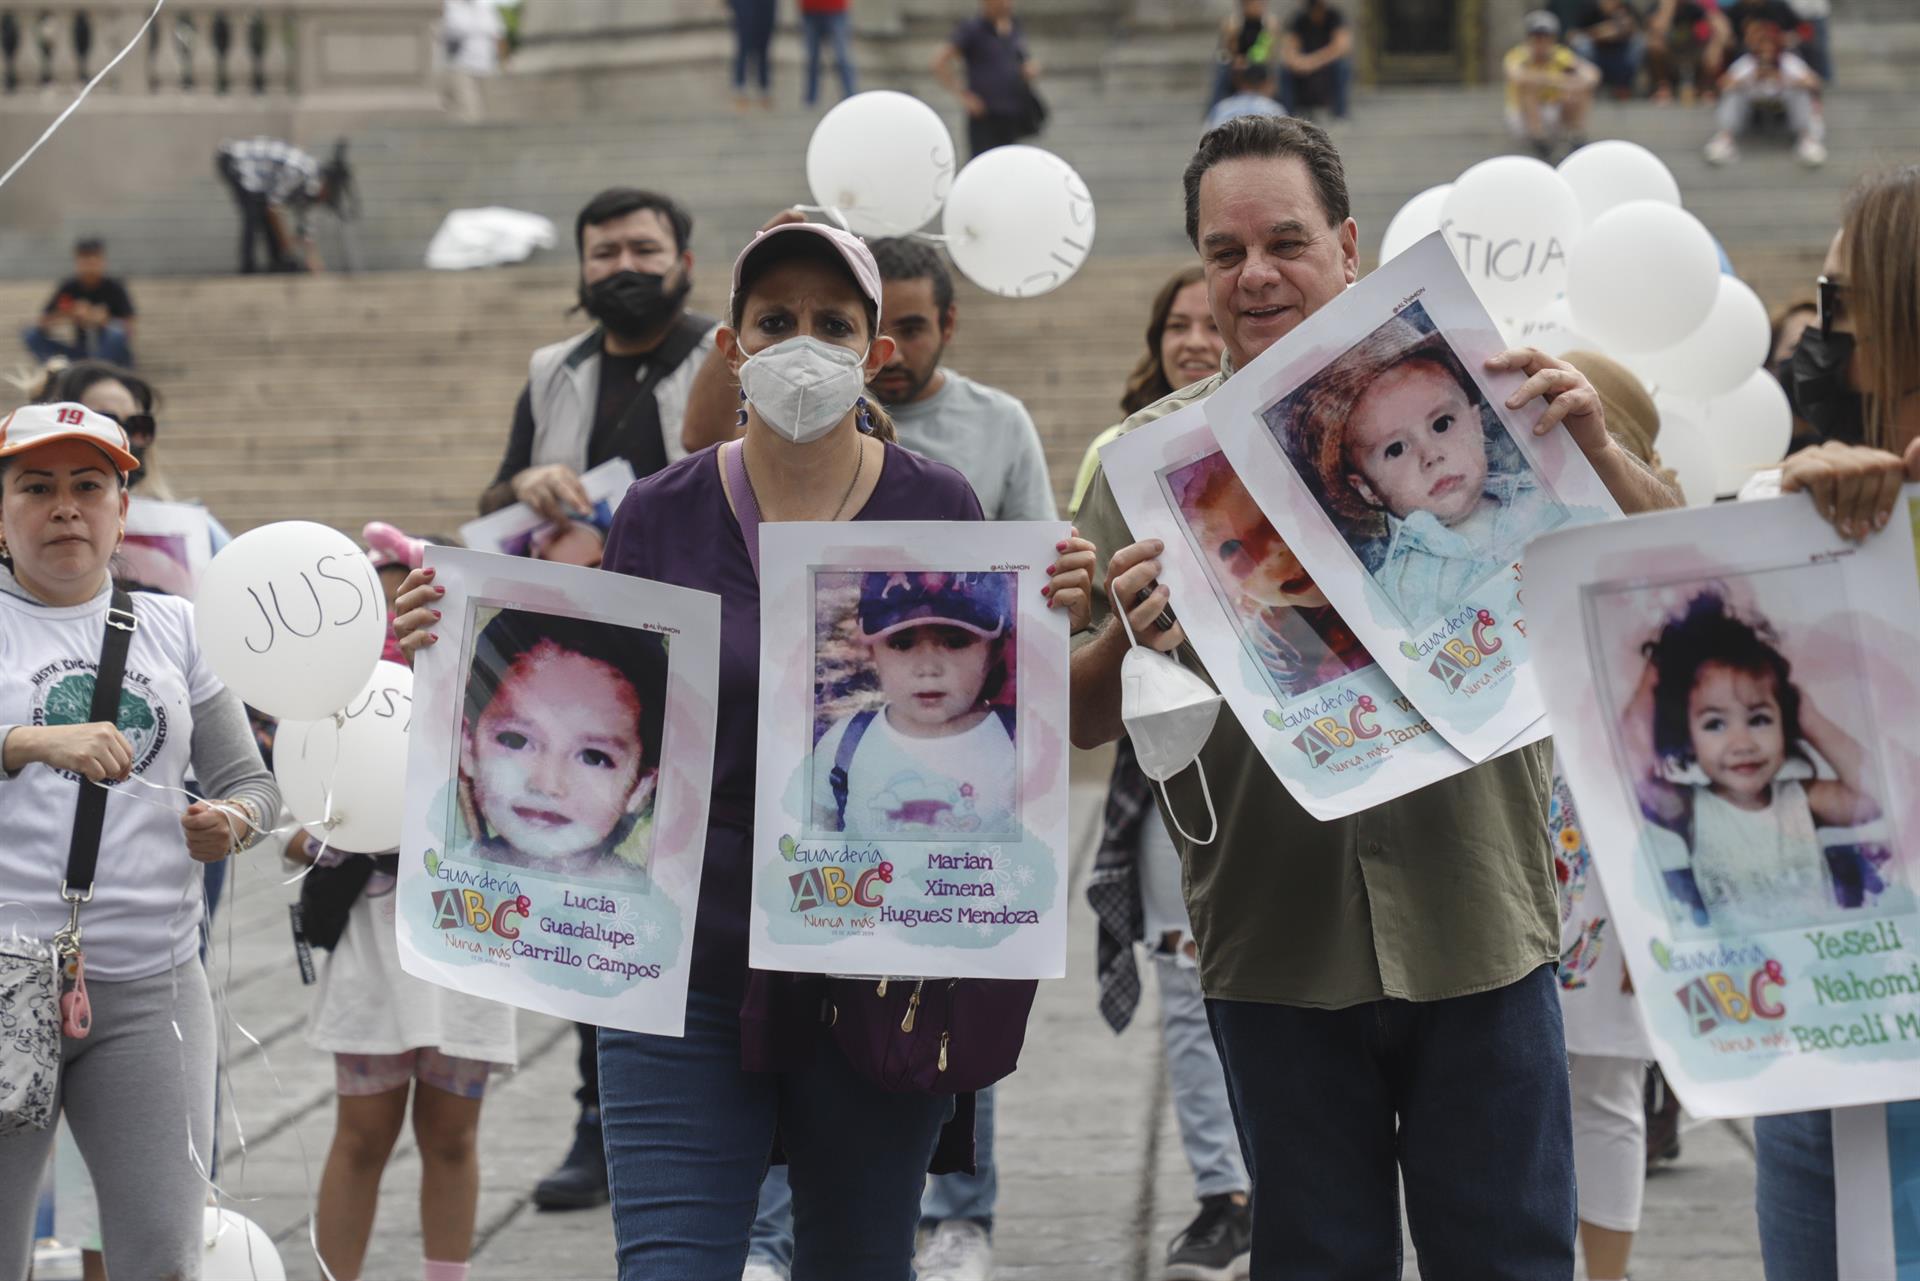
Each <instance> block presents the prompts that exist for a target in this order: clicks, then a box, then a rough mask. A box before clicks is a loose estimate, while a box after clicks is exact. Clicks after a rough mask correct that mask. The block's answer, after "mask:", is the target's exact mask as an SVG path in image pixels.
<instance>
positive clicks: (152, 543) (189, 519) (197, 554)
mask: <svg viewBox="0 0 1920 1281" xmlns="http://www.w3.org/2000/svg"><path fill="white" fill-rule="evenodd" d="M212 559H213V528H212V526H211V525H209V524H208V523H207V509H206V508H204V507H201V506H199V505H198V504H195V503H169V502H161V501H160V500H159V499H155V498H140V497H137V496H136V497H134V498H132V499H130V500H129V501H128V503H127V537H126V539H125V541H123V542H122V543H121V544H120V550H119V551H118V552H116V553H115V560H116V561H117V562H118V564H117V566H116V568H115V573H116V575H117V576H119V577H121V578H123V579H125V580H126V581H127V582H130V583H135V584H138V585H139V586H141V587H146V588H150V589H152V590H154V591H159V592H166V593H167V594H168V595H170V596H186V597H191V596H192V595H193V593H194V589H195V588H197V587H198V586H199V585H200V575H201V573H202V572H203V571H205V569H206V568H207V563H208V562H209V561H211V560H212Z"/></svg>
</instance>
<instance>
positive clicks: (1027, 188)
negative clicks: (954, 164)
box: [942, 147, 1093, 298]
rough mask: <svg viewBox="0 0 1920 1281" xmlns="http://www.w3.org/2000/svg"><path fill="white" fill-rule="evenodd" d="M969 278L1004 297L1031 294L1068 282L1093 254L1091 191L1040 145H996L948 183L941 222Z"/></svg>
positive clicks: (949, 249) (956, 262) (951, 251)
mask: <svg viewBox="0 0 1920 1281" xmlns="http://www.w3.org/2000/svg"><path fill="white" fill-rule="evenodd" d="M942 228H943V230H944V231H945V232H946V236H947V252H948V253H949V254H951V255H953V265H954V266H956V267H958V268H959V269H960V270H961V271H962V272H964V273H966V277H967V279H969V280H971V281H972V282H973V283H974V284H976V285H978V286H980V287H981V288H982V289H985V290H986V291H987V292H989V293H995V294H999V295H1000V296H1001V297H1003V298H1034V297H1038V296H1039V295H1041V294H1044V293H1048V292H1050V291H1052V290H1055V289H1058V288H1059V287H1060V286H1061V285H1064V284H1066V283H1067V281H1069V280H1071V279H1073V274H1074V273H1075V272H1077V271H1079V270H1080V264H1082V263H1084V262H1085V261H1086V260H1087V255H1088V254H1089V253H1091V252H1092V251H1093V194H1092V193H1091V192H1089V191H1088V190H1087V184H1086V183H1084V182H1082V181H1080V175H1079V174H1077V173H1075V172H1074V171H1073V167H1072V166H1071V165H1069V164H1068V163H1067V162H1066V161H1064V160H1062V159H1060V157H1058V156H1056V155H1054V154H1053V153H1052V152H1050V151H1042V150H1041V149H1040V148H1038V147H995V148H994V149H993V150H992V151H987V152H982V153H981V154H980V155H978V156H976V157H974V158H973V160H971V161H969V162H968V164H967V167H966V168H964V169H962V170H961V171H960V176H959V177H958V178H955V179H954V180H953V194H952V195H950V196H948V197H947V209H946V213H945V215H944V216H943V219H942Z"/></svg>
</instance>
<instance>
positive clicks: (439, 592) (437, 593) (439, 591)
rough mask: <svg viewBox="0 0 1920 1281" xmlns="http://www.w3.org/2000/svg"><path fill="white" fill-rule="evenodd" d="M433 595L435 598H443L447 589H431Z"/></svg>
mask: <svg viewBox="0 0 1920 1281" xmlns="http://www.w3.org/2000/svg"><path fill="white" fill-rule="evenodd" d="M433 594H434V595H435V596H445V595H446V594H447V589H446V588H444V587H436V588H434V589H433Z"/></svg>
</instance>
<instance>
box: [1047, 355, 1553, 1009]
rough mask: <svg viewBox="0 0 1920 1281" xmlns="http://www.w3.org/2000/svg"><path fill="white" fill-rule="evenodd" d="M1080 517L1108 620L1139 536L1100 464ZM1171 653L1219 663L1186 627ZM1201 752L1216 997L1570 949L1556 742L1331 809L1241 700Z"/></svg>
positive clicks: (1406, 981) (1197, 878)
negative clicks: (1278, 757)
mask: <svg viewBox="0 0 1920 1281" xmlns="http://www.w3.org/2000/svg"><path fill="white" fill-rule="evenodd" d="M1225 379H1226V376H1225V375H1224V374H1221V375H1216V376H1215V377H1213V378H1209V379H1207V380H1205V381H1203V382H1198V383H1194V384H1192V385H1191V386H1188V387H1183V388H1182V389H1180V390H1179V391H1176V392H1174V393H1173V394H1172V395H1171V396H1168V397H1166V398H1165V399H1163V400H1161V401H1158V402H1157V403H1155V404H1152V405H1149V406H1148V407H1147V408H1145V409H1143V410H1141V411H1140V412H1139V413H1137V414H1135V415H1134V416H1133V417H1131V418H1129V419H1127V421H1126V422H1125V423H1124V424H1122V430H1123V431H1125V430H1132V429H1133V428H1135V427H1138V426H1141V425H1142V424H1145V423H1149V422H1152V421H1153V420H1155V419H1157V418H1162V417H1165V416H1166V415H1167V414H1170V413H1173V412H1174V411H1175V410H1178V409H1183V408H1185V407H1186V406H1188V405H1192V404H1195V403H1198V402H1199V401H1201V400H1203V399H1205V398H1206V397H1207V396H1208V395H1210V394H1212V393H1213V392H1214V391H1215V390H1217V389H1218V388H1219V386H1220V385H1221V383H1222V382H1224V381H1225ZM1076 524H1077V525H1078V527H1079V530H1080V534H1081V536H1082V537H1084V538H1087V539H1090V540H1092V542H1093V544H1094V546H1095V547H1097V548H1098V549H1099V553H1098V555H1097V556H1096V558H1095V559H1096V562H1097V564H1098V565H1099V568H1098V569H1097V570H1096V571H1095V572H1096V576H1097V577H1099V578H1100V581H1099V582H1097V583H1096V584H1095V590H1094V605H1093V616H1094V623H1095V626H1096V627H1104V626H1107V625H1110V623H1111V620H1110V618H1109V610H1108V603H1107V597H1106V583H1105V581H1104V575H1105V570H1106V563H1107V560H1108V558H1109V557H1111V556H1112V555H1113V553H1114V552H1116V551H1118V550H1119V549H1120V548H1122V547H1125V546H1126V545H1127V544H1129V543H1131V542H1133V541H1134V538H1133V535H1132V534H1131V533H1130V532H1129V531H1128V529H1127V525H1126V522H1125V521H1124V520H1122V519H1121V517H1120V508H1119V505H1118V504H1117V503H1116V502H1115V501H1114V497H1113V489H1112V487H1111V486H1110V485H1109V484H1108V483H1107V478H1106V473H1105V471H1104V470H1101V471H1099V472H1096V473H1095V475H1094V478H1093V481H1092V484H1091V485H1090V486H1089V488H1088V490H1087V495H1086V500H1085V502H1083V503H1082V504H1081V507H1080V512H1079V516H1078V519H1077V521H1076ZM1352 572H1358V571H1357V570H1356V571H1352ZM1179 606H1180V602H1179V601H1178V600H1175V601H1174V602H1173V608H1174V610H1175V611H1176V612H1177V611H1178V609H1179ZM1112 625H1117V624H1112ZM1093 635H1094V633H1093V631H1086V632H1082V633H1081V635H1080V636H1079V637H1078V638H1076V642H1075V643H1076V644H1084V643H1086V642H1087V641H1088V640H1090V639H1092V637H1093ZM1176 657H1177V658H1178V659H1179V660H1180V662H1182V663H1183V664H1185V665H1186V666H1187V667H1190V668H1192V669H1193V670H1194V671H1196V672H1199V673H1200V674H1201V675H1202V676H1205V675H1206V669H1205V668H1204V667H1203V666H1202V665H1201V663H1200V660H1199V658H1198V656H1197V655H1196V654H1195V653H1194V651H1193V647H1192V645H1191V644H1183V645H1181V646H1180V649H1179V651H1178V653H1177V654H1176ZM1209 679H1211V678H1209ZM1200 764H1201V768H1203V769H1204V770H1205V771H1206V775H1207V781H1208V784H1209V785H1210V786H1211V788H1212V791H1213V802H1214V807H1215V810H1216V811H1217V812H1218V814H1219V816H1220V830H1219V834H1218V835H1217V836H1216V837H1215V839H1214V841H1213V842H1212V843H1211V844H1209V845H1195V844H1193V843H1192V842H1190V841H1187V840H1185V839H1182V838H1181V837H1180V836H1179V835H1178V834H1177V833H1176V834H1175V836H1174V841H1175V843H1176V844H1177V845H1178V846H1179V848H1180V854H1181V860H1180V861H1181V864H1182V882H1183V885H1184V887H1185V890H1186V899H1187V912H1188V915H1189V916H1190V917H1191V918H1192V922H1193V937H1194V940H1195V942H1196V943H1197V944H1198V945H1199V948H1200V982H1201V986H1202V987H1203V988H1204V989H1205V991H1206V994H1207V995H1208V996H1210V997H1213V998H1216V999H1221V1000H1230V1001H1264V1002H1269V1003H1277V1004H1282V1005H1304V1006H1314V1007H1318V1008H1322V1009H1339V1008H1341V1007H1343V1006H1349V1005H1357V1004H1359V1003H1361V1002H1364V1001H1377V1000H1380V999H1381V998H1383V997H1395V998H1399V999H1402V1000H1409V1001H1437V1000H1441V999H1444V998H1446V997H1451V996H1465V995H1467V994H1469V993H1472V992H1482V991H1487V990H1489V989H1491V988H1497V987H1504V986H1505V985H1507V984H1509V983H1513V982H1515V981H1517V980H1519V979H1521V978H1523V977H1525V976H1526V975H1527V974H1530V973H1532V972H1533V971H1534V970H1535V969H1537V968H1539V967H1540V966H1542V965H1550V964H1552V963H1554V962H1555V961H1557V960H1558V959H1559V954H1560V953H1559V942H1560V917H1559V909H1558V906H1557V904H1556V901H1555V896H1554V874H1553V855H1552V852H1551V850H1550V848H1549V846H1548V841H1547V800H1548V795H1549V792H1550V791H1551V780H1550V778H1549V774H1550V772H1551V769H1552V749H1551V748H1550V747H1549V746H1548V745H1547V744H1545V743H1539V744H1536V745H1534V746H1532V747H1527V748H1522V749H1521V750H1519V751H1514V752H1508V753H1507V754H1506V755H1504V756H1501V757H1499V758H1497V759H1495V760H1492V761H1488V762H1487V763H1486V764H1484V765H1480V766H1477V767H1475V768H1474V769H1471V770H1468V771H1466V772H1465V773H1463V774H1457V775H1455V776H1454V777H1452V778H1450V779H1447V780H1446V781H1444V782H1440V783H1434V784H1432V785H1431V786H1429V787H1425V788H1422V789H1421V790H1420V791H1417V792H1414V793H1412V794H1411V795H1408V796H1403V797H1401V798H1399V799H1398V800H1393V801H1388V802H1387V803H1386V804H1384V805H1377V806H1375V807H1373V808H1372V809H1369V810H1364V811H1362V812H1361V813H1358V814H1354V815H1350V816H1348V817H1347V818H1341V819H1335V820H1333V821H1331V822H1326V823H1322V822H1320V821H1318V820H1316V819H1315V818H1314V817H1313V816H1312V815H1310V814H1308V813H1307V812H1306V810H1304V809H1302V808H1301V807H1300V806H1299V804H1298V803H1297V802H1295V801H1294V799H1293V797H1292V796H1291V795H1289V794H1288V792H1287V789H1286V788H1285V787H1283V786H1281V783H1280V780H1279V779H1278V778H1276V777H1274V774H1273V771H1272V770H1271V769H1269V768H1268V766H1267V763H1266V762H1265V761H1264V760H1263V759H1262V758H1261V756H1260V753H1259V752H1258V751H1257V750H1256V749H1255V748H1254V746H1253V743H1252V741H1251V740H1249V739H1248V738H1247V735H1246V732H1245V731H1244V730H1242V729H1241V728H1240V722H1239V720H1238V719H1236V718H1235V717H1234V715H1233V714H1232V713H1231V712H1230V711H1223V713H1222V715H1221V717H1220V719H1219V721H1218V722H1217V723H1216V725H1215V727H1214V731H1213V735H1212V737H1211V738H1209V739H1208V740H1207V745H1206V747H1205V748H1204V749H1202V751H1201V753H1200ZM1167 794H1168V796H1169V797H1170V798H1171V800H1172V803H1173V806H1174V808H1175V810H1176V811H1177V812H1178V813H1179V815H1180V816H1181V821H1182V823H1184V824H1185V826H1186V827H1187V829H1188V830H1189V831H1203V830H1204V829H1205V825H1206V821H1207V820H1206V801H1205V800H1204V799H1203V797H1202V796H1201V792H1200V776H1199V773H1198V772H1197V771H1195V770H1191V769H1189V770H1185V771H1182V772H1181V773H1180V774H1178V775H1176V776H1175V777H1174V778H1173V779H1172V780H1171V781H1170V782H1169V783H1168V784H1167Z"/></svg>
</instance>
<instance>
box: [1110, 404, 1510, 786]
mask: <svg viewBox="0 0 1920 1281" xmlns="http://www.w3.org/2000/svg"><path fill="white" fill-rule="evenodd" d="M1100 464H1101V466H1102V467H1103V468H1104V469H1105V471H1106V474H1107V483H1108V484H1109V485H1111V486H1112V488H1113V496H1114V498H1115V500H1116V501H1117V502H1118V503H1119V504H1120V513H1121V515H1122V516H1124V517H1125V518H1126V521H1127V527H1128V528H1129V529H1130V530H1132V531H1133V536H1134V537H1135V538H1136V539H1147V538H1157V539H1159V540H1160V541H1161V543H1163V544H1164V545H1165V547H1166V550H1165V551H1164V552H1163V553H1162V554H1161V556H1160V581H1161V582H1162V583H1164V584H1166V586H1167V589H1168V592H1169V593H1170V596H1171V602H1172V605H1171V607H1172V610H1173V612H1174V613H1175V614H1176V615H1177V616H1178V617H1179V619H1180V625H1181V627H1182V628H1183V629H1184V630H1185V631H1186V634H1187V639H1188V641H1189V642H1190V643H1191V644H1192V645H1193V648H1194V651H1195V652H1196V653H1197V654H1198V655H1199V657H1200V661H1201V662H1202V663H1203V664H1204V665H1205V667H1206V670H1207V675H1208V677H1209V679H1211V680H1212V682H1213V684H1214V686H1215V688H1217V689H1218V690H1219V691H1220V693H1221V694H1222V695H1224V696H1225V697H1226V700H1227V706H1228V707H1230V708H1231V709H1233V714H1234V716H1235V717H1236V718H1238V720H1239V722H1240V727H1241V728H1242V729H1244V730H1245V731H1246V733H1247V737H1248V738H1249V739H1251V740H1252V741H1253V744H1254V746H1255V747H1256V748H1257V749H1258V750H1259V752H1260V755H1261V757H1262V759H1264V760H1265V761H1266V762H1267V765H1268V767H1269V768H1271V769H1272V770H1273V772H1274V774H1275V775H1276V776H1277V777H1278V778H1279V779H1280V781H1281V783H1283V784H1284V785H1285V786H1286V789H1287V791H1288V792H1290V793H1291V794H1292V795H1293V798H1294V799H1295V800H1296V801H1298V802H1300V805H1301V806H1302V808H1304V809H1305V810H1306V811H1307V812H1308V813H1309V814H1312V815H1313V816H1314V817H1315V818H1318V819H1330V818H1339V817H1342V816H1343V815H1347V814H1352V813H1355V812H1356V811H1359V810H1363V809H1366V808H1367V807H1369V806H1372V805H1378V804H1380V803H1381V802H1383V801H1390V800H1392V799H1393V798H1394V797H1396V796H1402V795H1405V794H1406V793H1408V792H1411V791H1414V790H1415V789H1417V788H1421V787H1425V786H1426V785H1427V784H1429V783H1433V782H1438V781H1439V780H1440V779H1443V778H1446V777H1448V776H1450V775H1452V774H1456V773H1458V772H1459V771H1461V770H1463V769H1468V768H1471V766H1472V762H1471V761H1469V760H1467V758H1466V757H1464V756H1462V755H1460V753H1459V752H1456V751H1455V750H1454V749H1453V748H1452V747H1450V746H1448V744H1447V741H1446V740H1445V739H1443V738H1442V737H1440V735H1438V734H1435V733H1433V732H1432V727H1431V726H1430V725H1429V724H1428V723H1427V720H1426V718H1425V717H1424V716H1422V715H1421V714H1420V713H1419V711H1418V710H1416V709H1415V708H1414V706H1413V704H1412V702H1411V701H1410V700H1408V698H1407V697H1406V696H1405V695H1404V694H1402V693H1401V692H1400V691H1399V689H1397V688H1396V687H1395V686H1394V683H1393V681H1392V680H1391V679H1390V678H1389V677H1388V676H1387V674H1386V673H1385V672H1383V671H1382V670H1381V669H1380V666H1379V664H1377V663H1375V662H1374V661H1373V656H1372V655H1371V654H1369V653H1368V652H1367V650H1366V647H1365V646H1364V645H1363V644H1361V642H1360V640H1359V638H1358V637H1356V636H1355V635H1354V633H1353V629H1352V628H1350V627H1348V626H1347V625H1346V623H1345V622H1344V621H1343V620H1342V619H1341V617H1340V615H1339V613H1338V612H1337V611H1336V610H1335V609H1334V608H1333V606H1332V605H1330V604H1328V603H1327V597H1326V595H1325V594H1324V593H1323V592H1322V591H1321V590H1320V588H1319V586H1318V585H1317V584H1316V583H1315V582H1314V580H1313V577H1312V576H1311V575H1310V574H1308V573H1307V571H1306V570H1305V569H1304V568H1302V566H1301V564H1300V560H1299V558H1298V557H1296V556H1295V555H1294V554H1293V553H1292V552H1291V551H1290V550H1289V549H1288V547H1287V544H1286V542H1285V540H1283V539H1282V538H1281V537H1280V535H1279V534H1278V533H1276V532H1275V531H1274V528H1273V524H1272V522H1270V521H1269V520H1268V519H1267V518H1266V516H1265V514H1264V513H1262V512H1261V510H1260V508H1259V507H1258V506H1257V505H1256V504H1255V503H1254V501H1253V497H1252V496H1251V495H1250V494H1248V493H1247V488H1246V486H1245V485H1244V484H1242V483H1241V481H1240V478H1239V476H1237V475H1235V474H1234V470H1233V468H1232V467H1231V466H1230V465H1229V464H1228V462H1227V457H1226V455H1225V454H1223V453H1221V452H1220V446H1219V445H1218V443H1216V442H1215V440H1214V438H1213V431H1212V429H1211V428H1209V427H1208V426H1207V418H1206V410H1205V406H1204V405H1195V406H1193V407H1191V408H1188V409H1183V410H1181V411H1180V412H1179V413H1176V414H1170V415H1168V416H1167V417H1165V418H1162V419H1160V420H1158V421H1157V422H1152V423H1148V424H1147V425H1146V426H1144V427H1139V428H1136V429H1135V430H1133V431H1131V432H1128V433H1127V434H1126V435H1124V436H1121V437H1120V438H1119V439H1117V440H1115V441H1113V442H1112V443H1111V444H1109V445H1108V446H1107V447H1106V448H1105V449H1103V450H1101V452H1100Z"/></svg>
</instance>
